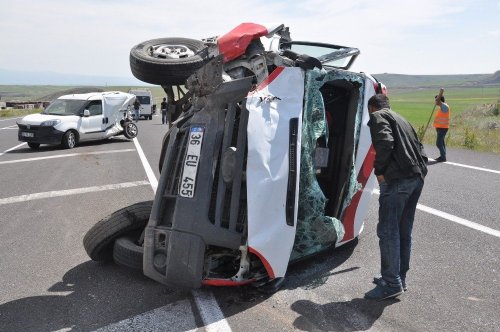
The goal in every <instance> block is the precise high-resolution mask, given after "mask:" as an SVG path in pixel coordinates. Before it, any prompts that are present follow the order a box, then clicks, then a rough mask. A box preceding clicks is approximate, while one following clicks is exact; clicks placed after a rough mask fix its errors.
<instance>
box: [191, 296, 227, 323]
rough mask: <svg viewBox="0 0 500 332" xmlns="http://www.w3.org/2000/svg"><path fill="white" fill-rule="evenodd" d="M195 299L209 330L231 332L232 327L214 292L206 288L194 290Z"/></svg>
mask: <svg viewBox="0 0 500 332" xmlns="http://www.w3.org/2000/svg"><path fill="white" fill-rule="evenodd" d="M191 294H193V297H194V301H195V303H196V306H197V307H198V311H199V312H200V316H201V319H202V320H203V323H204V324H205V331H207V332H225V331H227V332H230V331H231V327H230V326H229V324H228V323H227V321H226V319H225V317H224V314H223V313H222V310H221V309H220V307H219V305H218V304H217V301H216V300H215V298H214V296H213V294H212V292H209V291H206V290H193V291H191Z"/></svg>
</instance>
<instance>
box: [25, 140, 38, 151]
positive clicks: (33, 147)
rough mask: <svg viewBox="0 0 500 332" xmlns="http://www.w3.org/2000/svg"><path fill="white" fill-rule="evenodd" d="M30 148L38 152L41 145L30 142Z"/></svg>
mask: <svg viewBox="0 0 500 332" xmlns="http://www.w3.org/2000/svg"><path fill="white" fill-rule="evenodd" d="M28 146H29V147H30V148H32V149H33V150H37V149H38V148H39V147H40V143H33V142H28Z"/></svg>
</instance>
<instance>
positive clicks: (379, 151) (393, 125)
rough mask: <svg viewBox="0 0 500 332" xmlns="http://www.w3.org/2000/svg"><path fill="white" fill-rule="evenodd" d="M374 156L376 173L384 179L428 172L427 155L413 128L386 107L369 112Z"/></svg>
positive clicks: (387, 180) (422, 175)
mask: <svg viewBox="0 0 500 332" xmlns="http://www.w3.org/2000/svg"><path fill="white" fill-rule="evenodd" d="M368 126H369V127H370V133H371V136H372V142H373V146H374V147H375V151H376V156H375V162H374V165H373V167H374V168H375V175H383V176H384V178H385V181H386V182H387V183H390V182H391V181H392V180H395V179H401V178H408V177H413V176H418V175H420V176H421V177H422V179H423V178H424V177H425V175H426V174H427V166H426V163H427V155H426V154H425V151H424V147H423V146H422V143H420V141H419V140H418V138H417V133H416V132H415V129H413V127H412V126H411V125H410V124H409V123H408V121H406V120H405V119H404V118H403V117H402V116H400V115H399V114H397V113H395V112H393V111H392V110H390V109H388V108H384V109H381V110H379V111H376V112H373V113H371V114H370V121H369V122H368Z"/></svg>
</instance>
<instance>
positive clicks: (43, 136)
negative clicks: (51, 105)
mask: <svg viewBox="0 0 500 332" xmlns="http://www.w3.org/2000/svg"><path fill="white" fill-rule="evenodd" d="M18 126H19V130H18V132H17V139H18V140H19V141H21V142H29V143H39V144H60V143H61V141H62V138H63V136H64V132H62V131H59V130H57V129H55V128H54V127H45V126H43V127H42V126H32V125H30V126H29V128H28V126H26V125H18Z"/></svg>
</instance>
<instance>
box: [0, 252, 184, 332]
mask: <svg viewBox="0 0 500 332" xmlns="http://www.w3.org/2000/svg"><path fill="white" fill-rule="evenodd" d="M48 292H50V293H54V294H53V295H44V296H33V297H26V298H22V299H18V300H14V301H11V302H7V303H4V304H2V305H0V322H1V323H0V329H1V330H2V331H57V330H61V329H64V330H69V329H72V330H75V331H92V330H95V329H98V328H100V327H103V326H107V325H109V324H111V323H115V322H118V321H121V320H123V319H127V318H130V317H132V316H135V315H138V314H142V313H144V312H146V311H149V310H152V309H155V308H158V307H161V306H164V305H166V304H168V303H173V302H175V301H178V300H179V299H181V298H183V299H185V298H186V297H187V296H188V294H187V293H180V292H173V291H171V290H168V289H167V288H165V287H164V286H162V285H160V284H159V283H157V282H154V281H152V280H150V279H147V278H146V277H145V276H143V275H142V274H140V273H133V272H131V271H130V270H128V269H124V268H121V267H118V266H116V265H111V264H109V265H108V264H100V263H96V262H91V261H89V262H85V263H83V264H80V265H78V266H76V267H74V268H73V269H71V270H69V271H68V272H67V273H66V274H65V275H64V276H63V278H62V281H61V282H58V283H56V284H54V285H53V286H52V287H50V288H49V289H48Z"/></svg>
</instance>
